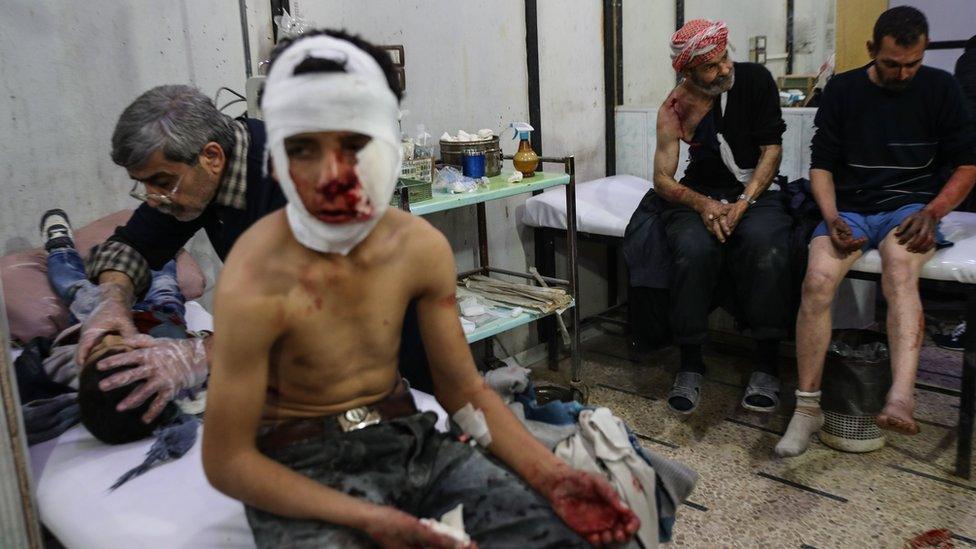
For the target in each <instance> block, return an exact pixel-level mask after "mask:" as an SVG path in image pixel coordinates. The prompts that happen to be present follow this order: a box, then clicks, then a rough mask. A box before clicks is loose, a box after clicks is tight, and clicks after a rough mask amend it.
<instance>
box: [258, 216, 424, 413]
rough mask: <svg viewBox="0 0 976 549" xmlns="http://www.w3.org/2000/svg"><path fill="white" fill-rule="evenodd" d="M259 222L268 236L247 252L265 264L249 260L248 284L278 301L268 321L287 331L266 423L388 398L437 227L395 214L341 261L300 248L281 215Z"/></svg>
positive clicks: (275, 355)
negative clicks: (423, 249)
mask: <svg viewBox="0 0 976 549" xmlns="http://www.w3.org/2000/svg"><path fill="white" fill-rule="evenodd" d="M260 223H261V224H262V225H264V226H263V227H261V228H260V235H261V236H260V237H259V238H257V239H251V240H249V241H248V242H247V245H249V246H250V248H253V249H248V250H246V252H247V255H248V256H252V257H255V258H261V260H260V261H258V260H255V261H251V262H248V263H247V267H246V269H247V270H248V271H249V272H248V273H247V276H248V277H250V280H249V281H248V282H247V283H246V285H247V286H248V287H249V288H251V291H255V292H259V293H264V294H267V295H268V296H271V297H272V299H271V300H270V303H272V307H271V308H272V309H273V310H271V311H268V314H274V315H277V318H276V320H280V325H281V332H280V335H279V337H278V339H277V340H276V342H275V344H274V346H273V348H272V351H271V355H270V357H269V369H268V382H267V386H268V392H267V399H266V402H265V406H264V411H263V414H262V417H263V418H264V420H265V421H276V420H282V419H288V418H298V417H314V416H322V415H329V414H334V413H338V412H341V411H343V410H348V409H349V408H353V407H356V406H363V405H366V404H369V403H372V402H375V401H377V400H380V399H381V398H382V397H384V396H385V395H387V394H389V393H390V392H391V391H392V389H393V388H394V386H395V385H396V382H397V380H398V373H397V356H398V351H399V346H400V332H401V328H402V326H403V317H404V313H405V311H406V308H407V305H408V304H409V302H410V300H411V299H412V298H413V297H415V296H416V295H417V294H418V293H419V291H420V288H421V287H422V284H423V280H422V277H423V271H424V270H423V269H421V268H418V266H417V265H416V263H417V261H411V258H413V259H416V257H415V256H414V254H412V251H413V250H416V249H417V248H418V245H422V238H423V235H424V234H425V231H428V230H433V229H432V228H431V227H430V226H429V225H427V224H426V222H424V221H422V220H420V219H418V218H415V217H413V216H411V215H409V214H406V213H403V212H400V211H397V210H389V211H387V212H386V213H385V214H384V217H383V218H382V219H381V220H380V222H379V223H378V224H377V225H376V227H375V228H374V229H373V231H372V232H371V233H370V235H369V236H368V237H367V238H366V239H365V240H363V242H362V243H360V244H359V246H357V247H356V248H355V249H354V250H353V251H352V252H351V253H350V254H349V255H348V256H341V255H338V254H323V253H318V252H315V251H313V250H310V249H308V248H305V247H304V246H302V245H301V244H299V243H298V242H297V241H296V240H295V239H294V237H293V236H292V233H291V231H290V229H289V228H288V224H287V220H286V218H285V215H284V213H283V211H279V212H276V213H274V214H271V215H269V216H268V217H266V218H265V219H263V220H262V221H261V222H260ZM256 227H257V226H256ZM418 240H419V241H420V242H418ZM246 321H247V319H240V322H246ZM276 323H277V322H276Z"/></svg>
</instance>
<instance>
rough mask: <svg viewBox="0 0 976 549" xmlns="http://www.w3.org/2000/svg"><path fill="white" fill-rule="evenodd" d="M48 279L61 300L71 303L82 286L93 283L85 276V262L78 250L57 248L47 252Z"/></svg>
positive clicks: (66, 303)
mask: <svg viewBox="0 0 976 549" xmlns="http://www.w3.org/2000/svg"><path fill="white" fill-rule="evenodd" d="M47 280H48V282H50V283H51V288H52V289H54V293H56V294H58V297H60V298H61V302H62V303H64V304H65V305H70V304H71V301H72V300H73V299H74V295H75V293H76V292H77V291H78V288H80V287H81V286H85V285H86V284H87V285H91V282H88V277H87V276H85V263H84V262H83V261H82V260H81V254H79V253H78V250H76V249H74V248H69V247H63V248H55V249H53V250H51V251H50V252H48V254H47Z"/></svg>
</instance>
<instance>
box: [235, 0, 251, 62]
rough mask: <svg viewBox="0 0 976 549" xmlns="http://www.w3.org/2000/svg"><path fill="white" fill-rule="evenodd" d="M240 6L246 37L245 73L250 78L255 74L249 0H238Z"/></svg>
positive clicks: (242, 25)
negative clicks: (248, 27)
mask: <svg viewBox="0 0 976 549" xmlns="http://www.w3.org/2000/svg"><path fill="white" fill-rule="evenodd" d="M237 5H238V8H239V9H240V12H241V35H242V36H243V37H244V73H245V74H246V75H247V77H248V78H250V77H252V76H254V71H253V70H252V69H251V38H250V36H249V34H248V32H247V1H246V0H238V1H237Z"/></svg>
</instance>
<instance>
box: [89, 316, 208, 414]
mask: <svg viewBox="0 0 976 549" xmlns="http://www.w3.org/2000/svg"><path fill="white" fill-rule="evenodd" d="M122 343H123V344H125V345H128V346H130V347H133V350H131V351H129V352H127V353H120V354H117V355H113V356H110V357H108V358H104V359H102V360H100V361H99V362H98V365H97V368H98V369H99V370H101V371H106V370H112V369H114V368H118V367H119V366H135V368H131V369H129V370H125V371H122V372H118V373H116V374H114V375H112V376H109V377H107V378H105V379H103V380H102V381H101V382H100V383H99V384H98V386H99V388H101V390H103V391H111V390H112V389H115V388H116V387H122V386H124V385H128V384H130V383H133V382H135V381H139V380H145V383H143V384H142V385H141V386H139V388H138V389H135V390H133V391H132V392H130V393H129V395H128V396H126V397H125V399H123V400H122V402H120V403H119V405H118V407H117V408H118V410H119V411H123V410H129V409H132V408H135V407H137V406H139V405H140V404H142V403H143V402H145V401H146V399H148V398H149V397H151V396H153V395H156V399H155V400H154V401H153V403H152V404H151V405H149V409H148V410H146V413H145V414H143V416H142V420H143V421H144V422H146V423H149V422H151V421H152V420H153V419H155V418H156V416H158V415H159V414H160V413H161V412H162V411H163V409H164V408H165V407H166V403H168V402H170V401H171V400H173V399H174V398H175V397H176V395H177V393H179V392H180V391H181V390H183V389H189V388H192V387H196V386H197V385H200V384H202V383H203V382H204V381H206V380H207V373H208V372H209V369H208V367H207V351H206V349H205V348H204V344H203V339H201V338H196V337H192V338H189V339H170V338H165V337H159V338H156V337H152V336H148V335H145V334H140V335H137V336H135V337H131V338H129V339H125V340H123V341H122Z"/></svg>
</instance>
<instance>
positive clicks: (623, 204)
mask: <svg viewBox="0 0 976 549" xmlns="http://www.w3.org/2000/svg"><path fill="white" fill-rule="evenodd" d="M651 187H652V185H651V182H650V181H648V180H646V179H641V178H640V177H636V176H633V175H613V176H610V177H604V178H602V179H594V180H593V181H587V182H585V183H579V184H577V185H576V230H578V231H580V232H584V233H592V234H601V235H606V236H618V237H623V236H624V230H625V229H626V228H627V224H628V223H630V217H631V216H632V215H634V210H636V209H637V205H638V204H640V201H641V199H642V198H644V195H645V194H647V191H649V190H650V189H651ZM521 219H522V223H525V224H526V225H529V226H531V227H552V228H555V229H566V187H564V186H558V187H552V188H550V189H546V191H545V192H543V193H542V194H539V195H536V196H533V197H531V198H529V199H528V200H526V201H525V205H524V206H523V207H522V215H521Z"/></svg>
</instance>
